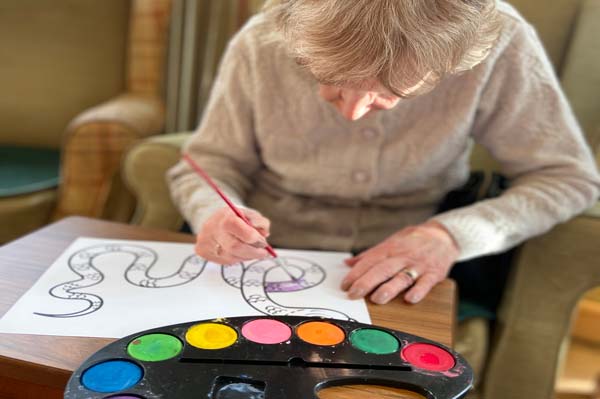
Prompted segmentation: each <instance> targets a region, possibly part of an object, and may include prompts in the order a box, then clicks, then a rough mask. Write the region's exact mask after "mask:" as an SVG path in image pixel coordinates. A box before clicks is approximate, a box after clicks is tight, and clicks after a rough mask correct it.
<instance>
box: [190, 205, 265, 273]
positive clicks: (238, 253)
mask: <svg viewBox="0 0 600 399" xmlns="http://www.w3.org/2000/svg"><path fill="white" fill-rule="evenodd" d="M240 212H242V213H243V214H244V215H245V216H246V218H248V220H249V221H250V223H252V226H254V227H252V226H248V224H246V222H244V221H243V220H242V219H241V218H239V217H238V216H237V215H236V214H234V213H233V212H232V211H231V209H229V208H228V207H223V208H221V209H219V210H217V211H216V212H215V213H214V214H213V215H212V216H211V217H210V218H208V220H207V221H206V222H205V223H204V225H203V226H202V229H201V230H200V232H198V235H197V236H196V247H195V251H196V254H197V255H199V256H201V257H202V258H204V259H206V260H208V261H211V262H214V263H220V264H222V265H231V264H234V263H238V262H243V261H247V260H253V259H262V258H266V257H267V256H269V253H268V252H267V250H266V249H265V247H266V246H267V240H266V237H268V236H269V228H270V225H271V222H270V221H269V219H267V218H265V217H264V216H263V215H261V214H260V213H259V212H257V211H255V210H252V209H246V208H240Z"/></svg>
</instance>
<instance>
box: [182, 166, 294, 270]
mask: <svg viewBox="0 0 600 399" xmlns="http://www.w3.org/2000/svg"><path fill="white" fill-rule="evenodd" d="M183 159H185V160H186V161H187V163H188V164H189V165H190V166H191V167H192V169H194V170H195V171H196V173H198V174H199V175H200V177H202V178H203V179H204V180H205V181H206V182H207V183H208V185H209V186H210V187H211V188H212V189H213V190H215V192H216V193H217V194H219V196H220V197H221V198H222V199H223V201H225V203H226V204H227V206H229V209H231V210H232V211H233V213H235V214H236V216H237V217H239V218H240V219H242V220H243V221H244V222H246V224H247V225H248V226H250V227H252V228H254V229H256V227H254V226H253V225H252V223H250V220H248V218H247V217H246V215H244V214H243V213H242V212H241V211H240V210H239V209H238V208H237V207H236V206H235V205H234V204H233V202H231V200H230V199H229V198H227V196H226V195H225V193H223V192H222V191H221V189H220V188H219V186H217V185H216V184H215V182H214V181H213V179H211V178H210V176H209V175H208V174H207V173H206V172H205V171H204V170H202V168H201V167H200V165H198V164H197V163H196V162H195V161H194V160H193V159H192V157H190V156H189V155H188V154H183ZM265 249H266V250H267V252H268V253H269V255H271V256H272V257H273V259H274V260H275V263H277V266H279V267H281V268H282V269H283V271H285V272H286V273H287V275H288V276H290V278H291V279H292V280H294V281H296V280H297V278H296V277H294V275H293V274H292V273H290V271H289V270H288V269H287V267H286V266H285V263H284V262H283V261H282V260H281V259H280V258H279V257H278V256H277V253H276V252H275V250H274V249H273V247H272V246H271V245H269V243H267V246H266V247H265Z"/></svg>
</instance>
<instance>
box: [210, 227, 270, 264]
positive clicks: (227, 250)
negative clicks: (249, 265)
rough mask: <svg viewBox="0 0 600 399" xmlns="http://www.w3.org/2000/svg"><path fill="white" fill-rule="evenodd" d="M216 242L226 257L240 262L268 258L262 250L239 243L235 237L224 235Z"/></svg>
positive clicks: (264, 250) (266, 253) (265, 251)
mask: <svg viewBox="0 0 600 399" xmlns="http://www.w3.org/2000/svg"><path fill="white" fill-rule="evenodd" d="M217 240H218V242H219V243H221V246H222V247H223V252H224V254H226V255H227V256H232V257H234V258H238V259H242V260H254V259H263V258H266V257H267V256H269V253H268V252H267V250H266V249H264V248H257V247H255V246H253V245H250V244H247V243H245V242H242V241H240V240H239V239H238V238H237V237H235V236H233V235H231V234H227V233H224V234H222V235H220V236H219V237H218V239H217Z"/></svg>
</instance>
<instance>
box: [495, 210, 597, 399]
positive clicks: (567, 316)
mask: <svg viewBox="0 0 600 399" xmlns="http://www.w3.org/2000/svg"><path fill="white" fill-rule="evenodd" d="M599 242H600V218H596V217H590V216H586V215H582V216H579V217H577V218H575V219H573V220H571V221H570V222H568V223H564V224H561V225H559V226H557V227H555V228H554V229H553V230H551V231H550V232H549V233H547V234H545V235H543V236H540V237H537V238H534V239H532V240H530V241H528V242H527V243H526V244H525V245H524V246H523V247H522V248H521V250H520V252H519V254H518V256H517V259H516V261H515V263H514V264H513V269H512V272H511V273H512V275H511V277H510V281H509V287H508V288H507V291H506V293H505V296H504V300H503V303H502V306H501V311H500V314H499V320H498V323H497V331H496V333H497V336H496V339H497V344H496V345H495V347H494V353H492V357H491V361H490V363H489V366H488V372H487V375H486V378H485V387H484V397H485V398H487V399H499V398H513V399H521V398H522V399H525V398H550V397H553V389H554V381H555V377H556V375H555V374H556V367H557V362H558V359H559V357H560V351H561V344H562V341H563V339H564V338H565V336H566V335H567V333H568V332H569V328H570V324H571V319H572V314H573V310H574V309H575V307H576V305H577V302H578V300H579V299H580V298H581V296H582V295H583V294H584V293H585V292H586V291H587V290H589V289H591V288H593V287H594V286H597V285H600V266H599V259H600V247H599V246H598V243H599Z"/></svg>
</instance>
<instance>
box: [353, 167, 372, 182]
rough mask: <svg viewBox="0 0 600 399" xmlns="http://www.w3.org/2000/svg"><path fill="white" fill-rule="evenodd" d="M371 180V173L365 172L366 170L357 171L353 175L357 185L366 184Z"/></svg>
mask: <svg viewBox="0 0 600 399" xmlns="http://www.w3.org/2000/svg"><path fill="white" fill-rule="evenodd" d="M369 179H370V177H369V173H367V172H365V171H364V170H357V171H355V172H354V173H352V180H354V181H355V182H356V183H365V182H367V181H369Z"/></svg>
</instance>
